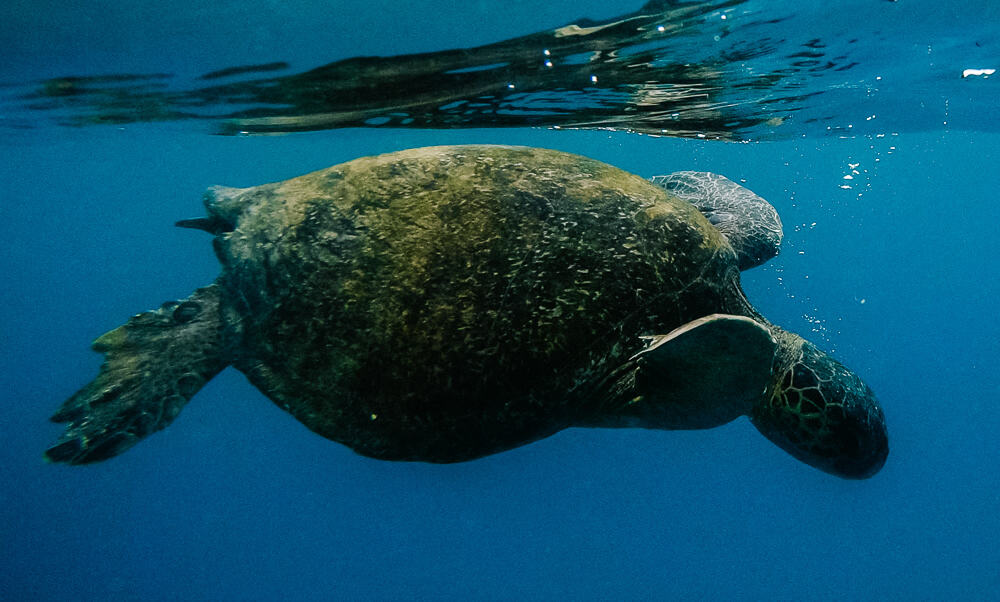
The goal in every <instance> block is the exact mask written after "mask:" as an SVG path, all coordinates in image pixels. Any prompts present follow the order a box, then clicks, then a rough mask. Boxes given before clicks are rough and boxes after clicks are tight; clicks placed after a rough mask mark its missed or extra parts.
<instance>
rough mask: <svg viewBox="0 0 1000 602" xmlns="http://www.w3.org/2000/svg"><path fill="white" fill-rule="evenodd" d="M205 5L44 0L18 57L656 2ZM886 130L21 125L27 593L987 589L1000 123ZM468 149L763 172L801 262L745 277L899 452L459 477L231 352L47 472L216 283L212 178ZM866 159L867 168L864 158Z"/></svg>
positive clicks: (7, 473) (358, 36) (172, 47)
mask: <svg viewBox="0 0 1000 602" xmlns="http://www.w3.org/2000/svg"><path fill="white" fill-rule="evenodd" d="M202 4H204V3H193V2H192V3H168V4H165V5H164V4H162V3H152V2H137V3H131V4H129V8H127V9H126V8H119V7H118V4H117V3H104V2H94V3H91V4H90V6H88V7H87V8H86V9H83V8H71V7H70V6H69V3H60V2H54V1H52V2H14V3H13V5H11V6H9V7H8V8H5V9H3V10H2V11H0V13H2V14H0V16H2V17H4V18H3V19H0V22H2V23H4V25H3V26H2V27H0V33H2V38H3V39H4V41H5V44H6V43H7V40H10V41H11V45H10V46H11V48H12V49H13V51H12V52H13V54H12V55H11V56H13V57H14V60H10V61H9V63H8V64H5V65H4V66H3V67H4V69H5V71H4V73H3V78H4V79H5V80H8V81H10V80H15V79H18V78H24V77H42V76H54V75H63V74H66V73H82V72H88V73H90V72H94V73H97V72H129V71H136V70H139V71H157V70H164V71H175V72H179V73H186V74H191V75H193V74H197V73H200V72H203V71H207V70H211V69H214V68H219V67H222V66H228V65H231V64H239V63H249V62H267V61H271V60H280V59H292V60H293V63H295V64H296V65H297V66H301V67H308V66H311V65H314V64H319V63H322V62H328V61H329V60H333V59H336V58H343V57H346V56H353V55H357V54H375V53H394V52H409V51H417V50H432V49H437V48H441V47H452V46H464V45H470V44H476V43H482V42H486V41H493V40H496V39H502V38H504V37H509V36H511V35H517V34H521V33H527V32H529V31H534V30H536V29H540V28H542V27H545V26H552V25H559V24H562V23H565V22H567V21H569V20H571V19H572V18H573V17H576V16H579V15H582V14H585V15H588V16H595V17H597V16H612V15H614V14H619V13H621V12H626V11H628V10H633V9H635V8H637V5H638V3H634V5H632V4H629V5H627V6H624V7H622V6H617V7H609V6H608V3H596V2H592V3H587V2H552V3H548V4H547V6H546V7H544V8H538V7H537V6H536V3H534V2H519V1H514V2H507V3H505V6H506V8H505V10H504V12H503V17H504V20H499V19H498V17H497V15H498V11H497V10H496V9H495V5H494V4H492V3H476V2H471V3H464V4H462V5H461V6H457V4H458V3H449V2H445V1H443V0H439V1H438V2H430V1H426V0H425V1H421V2H416V3H412V2H411V3H409V4H408V8H406V9H405V10H404V7H403V6H402V4H403V3H384V4H385V5H381V4H380V3H372V2H354V1H352V2H339V3H337V4H338V9H337V10H334V9H333V8H331V7H330V6H329V5H320V4H319V3H307V2H297V3H296V2H292V3H282V4H281V5H280V6H279V5H278V4H277V3H271V2H265V1H263V0H259V2H258V3H257V4H245V3H241V4H238V5H232V4H228V3H226V4H223V5H221V6H216V5H213V6H212V7H208V6H204V7H203V6H201V5H202ZM161 5H162V6H161ZM163 6H170V7H171V8H170V9H169V10H168V9H167V8H163ZM157 7H160V8H157ZM324 7H325V8H324ZM338 11H339V12H338ZM8 13H9V14H8ZM345 15H348V16H345ZM477 15H479V16H478V17H477ZM483 15H487V16H490V15H492V17H493V18H494V19H496V20H486V21H483V19H482V16H483ZM995 109H996V107H995V106H994V107H983V111H984V118H986V116H987V115H989V116H993V115H994V114H995ZM887 134H888V135H887V136H886V137H884V138H873V139H867V138H860V139H847V140H840V139H833V138H831V139H819V140H817V139H801V140H796V141H788V142H771V143H760V144H722V143H704V142H693V141H678V140H671V139H665V138H658V139H654V138H649V137H640V136H634V135H628V134H621V133H615V134H609V133H606V132H565V131H548V130H508V131H485V130H470V131H452V132H399V131H391V130H364V131H362V130H345V131H335V132H324V133H317V134H306V135H295V136H286V137H255V138H222V137H214V136H209V135H206V134H205V133H204V132H203V131H201V130H200V129H199V128H198V127H193V126H191V125H190V124H180V125H176V124H175V125H168V126H141V125H140V126H128V127H126V128H122V129H119V128H115V127H108V128H93V129H80V130H74V129H50V128H44V127H43V128H39V129H36V130H33V131H24V132H12V131H7V132H5V133H4V137H3V140H2V141H0V147H2V148H0V156H2V157H3V159H2V161H0V240H2V244H0V270H2V272H0V276H2V278H3V286H2V287H0V340H2V342H3V344H2V346H0V361H2V366H3V369H2V370H0V392H2V395H3V397H2V404H0V425H2V435H3V447H2V449H3V457H2V459H3V461H2V462H0V482H2V483H3V487H2V489H0V511H2V513H0V546H2V556H0V558H2V560H0V597H2V598H4V599H10V600H16V599H43V600H44V599H53V600H54V599H70V598H73V599H78V600H105V599H165V600H166V599H170V600H178V599H203V600H218V599H279V598H283V599H329V598H338V599H372V598H374V599H398V598H453V599H464V598H474V599H505V598H548V599H551V598H557V597H571V598H581V599H621V598H627V599H642V598H651V597H666V596H674V597H683V598H710V599H718V598H744V599H801V598H808V599H830V600H832V599H843V598H848V599H849V598H855V599H857V598H876V597H879V598H892V599H912V598H919V599H940V598H946V597H950V598H955V597H958V598H966V599H968V598H973V599H975V598H980V599H986V598H990V597H991V596H993V595H995V591H996V590H997V588H998V586H1000V573H998V570H997V566H998V565H1000V551H998V546H997V545H996V537H997V534H998V533H1000V512H998V511H1000V487H998V476H997V475H998V470H997V469H998V461H997V454H996V448H997V444H996V438H997V432H998V428H1000V409H998V407H997V401H998V397H1000V385H998V384H997V375H998V374H1000V365H998V359H997V357H998V351H1000V349H998V343H997V338H998V335H1000V326H998V320H997V308H998V303H997V295H998V293H1000V285H998V283H997V278H996V274H997V270H996V268H995V261H996V257H997V251H998V250H1000V249H998V245H997V242H996V239H995V232H996V228H997V224H998V223H1000V209H998V208H997V203H996V196H997V195H996V190H997V173H998V172H997V165H998V159H1000V136H997V135H987V134H975V133H967V132H952V131H948V130H946V129H940V130H934V131H928V132H924V133H920V134H913V133H902V134H900V135H898V136H893V135H891V132H890V133H887ZM462 142H497V143H516V144H530V145H535V146H545V147H550V148H558V149H562V150H567V151H572V152H577V153H582V154H586V155H589V156H591V157H594V158H597V159H601V160H604V161H607V162H610V163H612V164H615V165H617V166H620V167H622V168H625V169H627V170H630V171H633V172H636V173H639V174H643V175H653V174H656V173H666V172H669V171H673V170H678V169H700V170H711V171H715V172H719V173H723V174H725V175H727V176H729V177H730V178H733V179H744V180H745V183H746V185H747V186H748V187H750V188H751V189H753V190H754V191H756V192H757V193H759V194H760V195H762V196H764V197H765V198H767V199H769V200H770V201H771V202H772V203H773V204H774V205H775V206H776V207H777V208H778V210H779V212H780V213H781V215H782V218H783V220H784V223H785V231H786V243H785V247H784V250H783V252H782V254H781V256H779V257H778V258H776V259H775V260H773V261H772V262H771V263H769V264H768V265H766V266H765V267H763V268H758V269H756V270H753V271H751V272H749V273H747V274H745V287H746V289H747V292H748V294H749V296H750V297H751V299H752V300H753V301H754V302H755V303H756V305H757V307H758V308H759V309H760V310H761V311H762V312H763V313H764V314H765V315H767V316H768V317H769V318H771V319H772V320H773V321H775V322H777V323H779V324H782V325H783V326H786V327H787V328H789V329H791V330H795V331H797V332H799V333H800V334H803V335H805V336H807V338H810V339H812V340H813V341H815V342H816V343H818V344H819V345H820V346H821V347H824V348H825V349H828V350H832V351H834V352H835V353H836V354H837V356H838V357H839V358H840V359H842V360H843V361H844V362H845V363H846V364H848V365H849V366H851V367H852V368H854V369H855V370H856V371H857V372H859V373H860V374H862V375H863V376H864V377H865V378H866V380H867V381H868V382H869V383H870V384H871V386H872V387H873V389H874V390H875V391H876V392H877V394H878V395H879V397H880V399H881V401H882V404H883V406H884V408H885V411H886V414H887V418H888V422H889V428H890V436H891V449H892V451H891V455H890V458H889V461H888V463H887V464H886V467H885V469H884V470H883V471H882V472H881V473H880V474H879V475H877V476H876V477H875V478H874V479H872V480H869V481H864V482H850V481H842V480H839V479H836V478H833V477H830V476H828V475H825V474H822V473H819V472H817V471H815V470H813V469H811V468H809V467H807V466H805V465H803V464H800V463H798V462H796V461H795V460H793V459H791V458H790V457H789V456H787V455H786V454H785V453H784V452H782V451H780V450H779V449H777V448H776V447H774V446H773V445H772V444H770V443H769V442H768V441H766V440H765V439H764V438H763V437H761V436H760V435H759V434H758V433H757V432H756V430H755V429H754V428H753V427H752V426H751V425H750V424H749V423H748V422H747V421H746V420H745V419H741V420H738V421H736V422H734V423H732V424H730V425H727V426H726V427H723V428H719V429H714V430H710V431H703V432H658V431H648V432H647V431H637V430H622V431H600V430H585V429H573V430H569V431H565V432H563V433H560V434H558V435H556V436H554V437H551V438H549V439H547V440H544V441H541V442H539V443H536V444H533V445H530V446H527V447H523V448H520V449H517V450H514V451H511V452H508V453H504V454H500V455H496V456H493V457H489V458H485V459H482V460H478V461H475V462H470V463H465V464H458V465H449V466H432V465H423V464H405V463H384V462H378V461H374V460H369V459H366V458H362V457H359V456H356V455H354V454H353V453H352V452H350V451H349V450H347V449H346V448H344V447H342V446H339V445H337V444H335V443H332V442H330V441H327V440H324V439H321V438H319V437H317V436H315V435H313V434H312V433H310V432H309V431H307V430H306V429H305V428H304V427H302V426H301V425H300V424H298V423H297V422H296V421H295V420H294V419H293V418H292V417H291V416H290V415H288V414H286V413H284V412H283V411H281V410H280V409H278V408H277V407H275V406H274V405H272V404H271V403H270V402H269V401H267V400H266V399H265V398H264V397H263V396H262V395H260V394H259V393H258V392H257V391H256V390H254V389H253V388H252V387H251V386H250V385H249V384H248V383H247V382H246V380H245V379H244V378H243V376H242V375H240V374H239V373H237V372H235V371H232V370H228V371H226V372H224V373H223V374H221V375H220V376H219V377H217V378H216V379H215V380H213V381H212V382H211V383H209V385H208V386H207V387H206V388H205V389H203V390H202V392H201V393H199V394H198V396H197V397H196V398H195V399H194V400H193V401H192V402H191V403H190V404H189V406H188V407H187V408H185V410H184V412H183V413H182V415H181V416H180V417H179V418H178V420H177V421H176V422H175V423H174V425H173V426H172V427H170V428H169V429H167V430H165V431H163V432H162V433H159V434H156V435H154V436H152V437H150V438H149V439H147V440H145V441H144V442H142V443H141V444H140V445H138V446H137V447H135V448H134V449H133V450H131V451H130V452H128V453H127V454H125V455H123V456H121V457H119V458H116V459H114V460H112V461H109V462H107V463H103V464H99V465H95V466H87V467H64V466H51V465H46V464H44V463H43V462H42V460H41V451H42V450H43V449H44V447H45V446H46V444H47V443H49V442H50V441H51V440H52V439H54V437H55V436H56V435H57V433H58V430H59V429H58V427H56V426H55V425H51V424H49V423H47V421H46V419H47V417H48V416H49V415H50V414H51V412H52V411H53V410H54V409H55V408H56V407H57V405H58V404H59V403H60V402H61V401H62V400H63V399H64V398H65V397H66V396H67V395H69V394H70V393H72V392H73V391H74V390H75V389H76V388H77V387H78V386H80V385H82V384H83V383H85V382H86V381H88V380H89V379H90V378H92V377H93V375H94V374H95V372H96V369H97V367H98V366H99V363H100V357H99V356H98V355H97V354H95V353H92V352H90V351H88V350H87V345H88V343H89V342H90V341H91V340H92V339H93V338H95V337H96V336H97V335H99V334H101V333H102V332H104V331H106V330H108V329H110V328H113V327H115V326H117V325H118V324H120V323H121V322H122V321H123V320H124V319H125V318H127V317H128V316H130V315H132V314H133V313H136V312H138V311H141V310H144V309H147V308H150V307H154V306H156V305H158V304H159V303H160V302H161V301H164V300H167V299H176V298H181V297H184V296H186V295H187V294H189V293H190V291H192V290H193V289H194V288H196V287H197V286H200V285H203V284H205V283H207V282H209V281H210V280H211V279H212V278H214V276H215V274H216V272H217V266H216V264H215V259H214V257H213V255H212V253H211V247H210V244H209V239H208V237H207V236H206V235H203V234H199V233H197V232H194V231H191V230H182V229H177V228H174V227H172V225H171V224H172V223H173V222H174V221H175V220H176V219H179V218H186V217H194V216H198V215H200V214H201V213H202V207H201V204H200V195H201V192H202V191H203V190H204V189H205V188H206V187H207V186H209V185H212V184H226V185H233V186H250V185H255V184H259V183H263V182H268V181H274V180H281V179H285V178H288V177H291V176H295V175H299V174H302V173H305V172H308V171H311V170H314V169H318V168H322V167H326V166H328V165H332V164H335V163H338V162H341V161H345V160H348V159H351V158H354V157H357V156H361V155H366V154H372V153H377V152H384V151H391V150H396V149H400V148H405V147H413V146H422V145H427V144H447V143H462ZM851 164H858V167H857V168H856V169H857V171H858V172H859V173H858V174H857V175H854V179H853V180H849V181H848V180H844V179H843V176H844V175H847V174H850V173H851V171H850V170H851V168H850V167H849V165H851ZM845 184H849V185H850V186H852V188H851V189H849V190H848V189H843V188H841V186H842V185H845ZM813 224H814V225H813Z"/></svg>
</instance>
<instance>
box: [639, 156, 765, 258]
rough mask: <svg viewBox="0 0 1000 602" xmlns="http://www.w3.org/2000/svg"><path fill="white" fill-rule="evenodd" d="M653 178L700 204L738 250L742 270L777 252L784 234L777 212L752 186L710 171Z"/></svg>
mask: <svg viewBox="0 0 1000 602" xmlns="http://www.w3.org/2000/svg"><path fill="white" fill-rule="evenodd" d="M650 181H651V182H652V183H653V184H656V185H657V186H659V187H660V188H663V189H664V190H667V191H668V192H670V193H671V194H673V195H675V196H677V197H678V198H680V199H682V200H684V201H687V202H689V203H691V204H692V205H694V206H695V207H697V208H698V211H700V212H701V213H702V215H704V216H705V217H706V218H708V221H710V222H711V223H712V225H713V226H715V228H716V229H717V230H718V231H719V232H721V233H722V234H723V236H725V237H726V240H728V241H729V244H730V246H732V247H733V250H734V251H736V258H737V260H738V261H739V266H740V270H747V269H750V268H752V267H755V266H758V265H760V264H762V263H764V262H766V261H767V260H769V259H771V258H772V257H774V256H775V255H777V254H778V250H779V249H780V247H781V237H782V229H781V219H780V218H779V217H778V212H777V210H775V208H774V207H772V206H771V204H770V203H768V202H767V201H765V200H764V199H762V198H761V197H759V196H757V195H756V194H754V193H753V192H752V191H750V190H749V189H747V188H745V187H743V186H740V185H739V184H737V183H736V182H733V181H732V180H730V179H729V178H727V177H725V176H720V175H719V174H714V173H710V172H707V171H678V172H675V173H672V174H670V175H667V176H654V177H652V178H650Z"/></svg>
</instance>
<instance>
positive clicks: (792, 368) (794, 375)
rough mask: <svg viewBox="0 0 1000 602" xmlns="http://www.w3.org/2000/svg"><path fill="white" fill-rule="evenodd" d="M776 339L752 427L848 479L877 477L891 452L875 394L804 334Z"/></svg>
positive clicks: (778, 334) (807, 460)
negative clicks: (768, 379) (767, 381)
mask: <svg viewBox="0 0 1000 602" xmlns="http://www.w3.org/2000/svg"><path fill="white" fill-rule="evenodd" d="M775 330H777V329H775ZM775 338H776V339H777V340H778V350H777V352H776V353H775V359H774V367H773V369H772V375H773V378H772V382H771V384H770V385H769V386H768V387H767V390H766V391H765V394H764V397H763V398H762V399H761V401H760V402H758V403H757V404H756V405H755V406H754V408H753V411H752V413H751V415H750V420H751V421H752V422H753V424H754V426H756V427H757V429H758V430H759V431H760V432H761V433H763V434H764V436H766V437H767V438H768V439H770V440H771V441H773V442H774V443H775V444H777V445H778V446H779V447H781V448H782V449H784V450H785V451H787V452H788V453H790V454H792V455H793V456H795V457H796V458H798V459H799V460H802V461H803V462H805V463H806V464H809V465H811V466H814V467H816V468H819V469H820V470H823V471H826V472H828V473H831V474H834V475H837V476H839V477H843V478H847V479H866V478H868V477H871V476H873V475H874V474H875V473H877V472H878V471H879V469H881V468H882V465H883V464H885V460H886V457H887V456H888V455H889V438H888V435H887V434H886V428H885V416H884V415H883V413H882V408H880V407H879V405H878V401H876V399H875V394H874V393H872V390H871V389H870V388H869V387H868V385H866V384H865V383H864V382H863V381H862V380H861V378H860V377H858V375H856V374H854V373H853V372H851V371H850V370H848V369H847V368H845V367H844V365H843V364H841V363H840V362H838V361H837V360H835V359H833V358H832V357H830V356H829V355H828V354H826V353H824V352H823V351H820V350H819V349H818V348H817V347H816V346H815V345H813V344H812V343H810V342H809V341H806V340H805V339H803V338H802V337H800V336H798V335H795V334H792V333H788V332H784V331H778V332H776V333H775Z"/></svg>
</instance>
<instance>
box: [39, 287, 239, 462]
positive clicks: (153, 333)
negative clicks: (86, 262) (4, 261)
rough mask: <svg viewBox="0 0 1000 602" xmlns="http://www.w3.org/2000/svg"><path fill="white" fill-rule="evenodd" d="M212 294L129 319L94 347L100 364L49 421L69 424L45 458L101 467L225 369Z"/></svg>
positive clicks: (161, 425) (215, 297) (216, 297)
mask: <svg viewBox="0 0 1000 602" xmlns="http://www.w3.org/2000/svg"><path fill="white" fill-rule="evenodd" d="M218 288H219V287H218V285H214V284H213V285H211V286H207V287H205V288H202V289H198V290H197V291H195V293H194V294H193V295H191V296H190V297H188V298H187V299H184V300H183V301H170V302H167V303H164V304H163V305H162V306H161V307H160V308H159V309H156V310H153V311H148V312H144V313H141V314H138V315H136V316H133V317H132V318H131V319H129V321H128V322H126V323H125V324H124V325H122V326H119V327H118V328H116V329H114V330H112V331H110V332H107V333H105V334H104V335H102V336H101V337H99V338H98V339H97V340H96V341H94V343H93V349H94V350H95V351H99V352H101V353H104V354H105V360H104V364H103V365H102V366H101V370H100V373H99V374H98V375H97V378H95V379H94V380H93V381H92V382H91V383H90V384H88V385H86V386H85V387H83V388H82V389H80V390H79V391H77V392H76V394H75V395H73V396H72V397H70V398H69V399H68V400H66V402H65V403H63V405H62V407H60V408H59V410H58V411H57V412H56V413H55V414H54V415H53V416H52V421H53V422H68V423H69V424H68V425H67V426H66V430H65V432H64V433H63V435H62V436H61V437H60V438H59V440H58V441H57V442H56V443H55V444H54V445H53V446H52V447H50V448H49V449H47V450H46V451H45V458H46V459H47V460H50V461H52V462H67V463H69V464H85V463H88V462H97V461H100V460H106V459H108V458H110V457H112V456H115V455H118V454H120V453H122V452H123V451H125V450H126V449H128V448H130V447H132V446H133V445H135V444H136V443H137V442H138V441H139V440H140V439H142V438H143V437H145V436H146V435H149V434H150V433H153V432H155V431H158V430H160V429H162V428H164V427H166V426H167V425H168V424H170V422H171V421H173V419H174V418H175V417H176V416H177V414H178V413H179V412H180V411H181V408H183V407H184V404H186V403H187V402H188V400H189V399H191V397H192V396H193V395H194V394H195V393H197V392H198V390H199V389H201V387H202V385H204V384H205V383H206V382H208V381H209V379H211V378H212V377H213V376H215V375H216V374H218V373H219V371H220V370H222V368H224V367H225V366H226V364H227V363H228V361H227V358H226V354H225V353H224V352H223V345H222V336H221V332H220V331H221V328H220V325H221V322H220V317H219V291H218Z"/></svg>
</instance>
